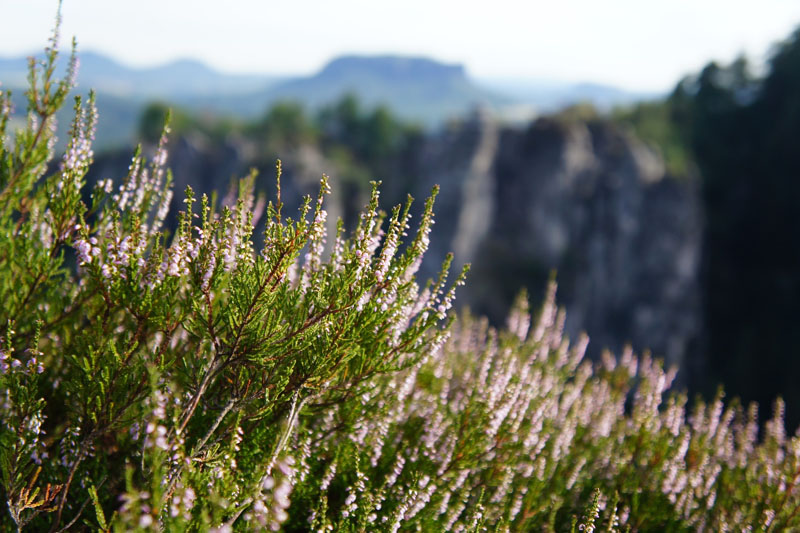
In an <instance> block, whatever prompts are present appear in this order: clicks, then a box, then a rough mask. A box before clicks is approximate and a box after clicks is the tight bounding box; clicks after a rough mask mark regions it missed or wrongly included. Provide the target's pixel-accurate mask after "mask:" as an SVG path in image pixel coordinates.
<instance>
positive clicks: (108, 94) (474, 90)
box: [0, 52, 657, 149]
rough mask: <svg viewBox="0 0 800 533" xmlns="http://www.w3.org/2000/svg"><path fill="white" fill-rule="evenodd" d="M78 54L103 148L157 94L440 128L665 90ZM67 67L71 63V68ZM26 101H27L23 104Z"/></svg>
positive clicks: (424, 62)
mask: <svg viewBox="0 0 800 533" xmlns="http://www.w3.org/2000/svg"><path fill="white" fill-rule="evenodd" d="M62 57H64V59H66V58H65V56H62ZM79 58H80V69H79V73H78V83H79V86H78V91H80V92H86V91H87V90H88V89H89V88H94V89H96V90H97V92H98V107H99V110H100V124H99V129H100V131H99V132H98V143H97V148H98V149H102V148H104V147H107V146H109V145H119V144H120V143H125V142H127V143H132V142H133V141H134V135H135V132H136V127H137V123H138V117H139V114H140V113H141V110H142V109H143V107H144V105H145V104H146V103H147V102H149V101H153V100H159V101H162V102H165V103H168V104H170V105H174V106H176V107H179V108H183V109H184V110H187V111H190V112H198V113H200V112H202V113H204V114H211V115H232V116H236V117H238V118H241V119H251V118H254V117H257V116H259V115H261V114H263V113H264V112H265V110H266V109H267V108H269V107H270V106H271V105H272V104H274V103H276V102H279V101H285V100H293V101H297V102H299V103H301V104H303V105H304V106H306V107H307V108H308V109H310V110H315V109H319V108H320V107H322V106H324V105H326V104H329V103H332V102H335V101H337V100H339V99H340V98H342V97H343V96H344V95H346V94H348V93H352V94H355V95H356V96H357V97H358V99H359V101H360V102H361V103H362V104H363V105H364V106H365V107H368V108H369V107H374V106H378V105H385V106H387V107H389V108H390V109H391V110H392V112H393V113H394V114H395V115H397V116H398V117H400V118H401V119H403V120H406V121H413V122H417V123H420V124H422V125H424V126H427V127H435V126H437V125H440V124H441V123H442V122H443V121H444V120H446V119H448V118H453V117H460V116H464V115H466V114H467V113H469V112H471V111H472V110H474V109H475V108H476V107H482V108H485V109H489V110H491V111H492V112H493V113H494V114H495V115H497V116H498V117H500V118H501V119H503V120H508V121H518V122H522V121H527V120H529V119H530V118H532V117H533V116H536V115H538V114H540V113H547V112H552V111H556V110H558V109H559V108H561V107H564V106H567V105H570V104H574V103H578V102H590V103H592V104H594V105H595V106H596V107H598V108H599V109H601V110H605V109H609V108H611V107H613V106H616V105H625V104H630V103H633V102H635V101H637V100H642V99H646V98H652V97H655V96H657V95H654V94H645V93H635V92H629V91H625V90H622V89H618V88H616V87H611V86H606V85H598V84H591V83H584V84H568V83H555V82H549V81H542V80H491V79H489V80H480V81H477V80H474V79H473V78H471V77H470V76H468V74H467V72H466V70H465V69H464V67H463V66H462V65H458V64H447V63H442V62H438V61H434V60H432V59H428V58H423V57H406V56H397V55H381V56H357V55H348V56H342V57H339V58H336V59H334V60H332V61H331V62H330V63H328V64H327V65H326V66H325V67H323V68H322V69H321V70H320V71H319V72H317V73H316V74H313V75H311V76H302V77H295V78H286V77H279V76H270V75H241V74H225V73H221V72H218V71H216V70H214V69H211V68H209V67H208V66H206V65H204V64H203V63H200V62H198V61H193V60H187V59H184V60H179V61H173V62H171V63H167V64H165V65H162V66H158V67H152V68H131V67H127V66H125V65H123V64H122V63H119V62H117V61H115V60H113V59H111V58H109V57H107V56H104V55H102V54H98V53H94V52H81V53H80V55H79ZM27 64H28V62H27V59H26V58H22V57H18V58H5V59H4V58H0V82H2V83H3V86H4V87H6V88H12V89H15V88H16V89H23V88H25V87H27V80H26V78H27V69H28V67H27ZM65 68H66V60H64V61H62V64H61V65H60V70H61V72H62V73H63V71H64V70H65ZM17 93H18V96H21V95H22V91H20V90H18V91H17ZM23 106H24V102H23V101H21V100H20V101H19V104H18V105H17V108H18V109H21V108H22V107H23ZM126 140H127V141H126Z"/></svg>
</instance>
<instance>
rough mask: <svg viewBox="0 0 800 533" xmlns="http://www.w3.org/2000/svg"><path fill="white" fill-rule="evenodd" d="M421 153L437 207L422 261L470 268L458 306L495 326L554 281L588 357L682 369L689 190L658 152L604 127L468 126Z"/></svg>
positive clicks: (695, 315)
mask: <svg viewBox="0 0 800 533" xmlns="http://www.w3.org/2000/svg"><path fill="white" fill-rule="evenodd" d="M428 148H429V150H428V151H427V152H426V153H424V154H422V156H421V157H422V160H421V162H420V163H421V164H420V167H419V169H420V173H421V175H422V176H424V179H423V180H421V181H422V182H423V183H425V184H426V185H427V184H429V183H435V182H438V183H441V185H442V191H443V196H445V198H443V201H442V202H440V203H439V204H438V209H437V221H438V222H437V226H436V228H435V231H434V235H433V239H432V245H433V246H434V247H435V249H434V250H432V252H433V253H431V254H430V255H431V256H432V257H431V258H430V259H433V257H434V256H435V257H436V258H437V259H439V260H441V258H443V256H444V254H445V253H446V252H447V251H450V250H452V251H456V252H458V253H457V255H456V260H457V261H459V262H472V263H473V269H472V273H471V275H470V277H469V282H468V283H467V286H466V287H465V288H464V290H463V291H462V293H461V295H460V297H459V298H460V304H461V305H464V304H466V305H469V306H470V307H471V308H472V309H473V310H474V311H476V312H479V313H485V314H487V315H488V316H489V317H490V318H491V319H492V320H493V321H495V322H499V321H501V320H502V319H503V318H504V316H505V313H506V312H507V309H508V307H509V306H510V304H511V302H512V300H513V298H514V296H515V294H516V293H517V292H518V291H519V289H520V287H527V288H528V289H529V290H530V291H531V294H532V297H533V298H532V300H533V301H534V302H536V301H539V300H540V299H541V296H542V294H543V293H542V291H543V288H544V286H545V284H546V281H547V279H548V277H549V276H550V273H551V271H553V270H555V271H556V272H557V279H558V283H559V300H560V303H561V304H562V305H564V306H565V307H566V310H567V322H566V329H567V331H568V333H569V335H570V336H571V337H573V338H575V336H576V335H577V334H579V333H580V332H581V331H586V332H587V333H588V334H589V336H590V337H591V339H592V342H591V343H590V352H591V353H592V355H594V356H597V355H598V354H599V353H600V351H601V350H602V349H604V348H610V349H612V350H613V351H615V352H617V353H619V351H620V350H621V349H622V348H623V346H624V345H625V344H626V343H630V344H632V346H633V347H634V349H635V350H637V351H640V352H641V351H643V350H645V349H650V350H651V351H652V353H653V354H654V355H655V356H657V357H663V358H665V360H666V361H667V363H668V364H679V365H681V366H682V367H683V368H686V365H684V364H683V363H692V362H691V361H685V358H686V356H687V354H689V353H692V352H696V351H697V343H698V341H699V338H700V333H701V325H702V315H701V307H700V301H699V294H700V291H699V282H700V281H699V274H700V259H701V237H702V213H701V209H702V208H701V204H700V198H699V194H698V192H699V191H698V190H697V188H696V183H694V182H693V180H685V179H684V180H677V179H674V178H672V177H670V176H667V175H665V171H664V166H663V163H662V161H661V158H660V157H659V156H658V154H656V153H655V152H653V151H652V150H650V149H649V148H648V147H646V146H645V145H643V144H642V143H640V142H639V141H637V140H636V139H633V138H631V137H629V136H627V135H626V134H624V133H623V132H622V131H620V130H619V129H618V128H616V127H615V126H613V125H611V124H608V123H604V122H592V123H588V124H587V123H585V122H561V121H556V120H551V119H541V120H538V121H536V122H534V123H533V124H531V125H530V127H528V128H527V129H526V130H514V129H498V127H497V125H495V124H493V123H492V122H491V121H490V120H488V119H487V118H486V117H480V116H478V117H475V119H474V120H472V121H470V122H468V123H465V124H464V125H463V126H462V127H461V128H460V129H458V130H457V131H450V132H448V133H447V134H444V135H442V136H441V137H440V138H438V139H434V140H432V141H431V143H430V145H429V147H428ZM487 160H488V161H491V164H487V163H486V162H487ZM427 266H428V268H429V269H431V270H429V271H428V273H429V274H430V273H432V269H433V268H435V261H433V260H432V261H431V262H430V263H429V264H428V265H427ZM684 376H686V373H685V372H684Z"/></svg>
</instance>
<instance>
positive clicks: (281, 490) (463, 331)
mask: <svg viewBox="0 0 800 533" xmlns="http://www.w3.org/2000/svg"><path fill="white" fill-rule="evenodd" d="M55 42H57V37H54V38H53V41H52V49H51V50H50V51H49V53H48V56H47V57H48V58H47V60H46V61H45V62H44V64H43V65H35V64H34V65H32V66H31V90H30V92H29V93H28V100H29V106H28V121H27V126H26V127H25V128H24V129H22V130H20V131H18V132H17V133H16V136H15V139H14V141H13V142H11V141H10V140H9V139H8V138H7V136H6V132H5V128H6V127H7V126H6V124H7V121H8V116H9V108H8V106H7V105H6V102H8V95H7V93H0V134H2V141H3V142H2V144H0V197H2V199H3V202H0V297H2V301H4V302H5V305H4V306H3V308H2V309H0V319H1V320H2V329H0V492H1V494H0V496H2V500H3V502H4V507H3V510H2V511H3V512H2V514H0V529H2V530H4V531H5V530H13V529H15V528H16V529H17V530H18V531H21V530H27V531H62V530H70V529H72V530H82V531H93V530H94V531H97V530H99V531H112V530H113V531H149V530H159V531H176V532H177V531H187V530H192V531H217V532H222V531H233V530H236V531H261V530H265V529H270V530H279V529H284V530H286V531H306V530H308V529H309V527H311V528H312V529H313V530H317V531H319V530H322V531H334V530H336V531H368V530H382V531H384V530H385V531H393V532H395V531H398V530H400V529H402V530H404V531H412V530H421V531H487V530H494V531H512V530H514V531H527V530H544V531H597V530H598V529H602V530H605V531H696V530H720V531H723V530H732V529H746V528H749V529H758V530H764V531H779V530H788V529H793V528H798V527H800V494H798V488H797V482H798V479H800V437H797V436H796V437H793V438H788V437H787V436H786V434H785V431H784V427H783V404H782V403H780V402H779V403H777V405H776V408H775V412H774V416H773V418H772V420H771V421H770V422H769V423H768V424H767V425H766V427H765V432H764V435H763V436H762V438H761V440H760V441H759V440H758V435H757V434H758V424H757V411H756V409H755V407H751V408H749V409H748V410H747V411H746V412H745V411H744V410H743V409H742V408H741V407H739V406H738V405H737V404H735V403H734V404H733V405H732V406H728V407H725V405H724V404H723V402H722V395H721V394H720V395H719V396H718V397H717V398H716V399H715V400H714V401H713V402H712V403H710V404H709V405H705V404H703V403H698V404H697V405H695V407H694V408H693V409H692V410H691V412H690V413H688V412H687V409H686V404H687V399H686V396H685V395H683V394H672V395H670V394H668V393H667V390H668V389H669V386H670V383H671V381H672V378H673V377H674V372H672V371H669V372H665V371H664V370H663V369H662V368H661V365H660V363H658V362H657V361H653V360H651V359H650V358H649V357H644V358H641V359H637V358H636V357H634V356H633V354H631V353H630V352H626V353H623V354H622V356H621V357H620V358H619V360H617V359H615V358H614V357H613V356H611V355H610V354H606V356H605V357H604V358H603V360H602V361H601V362H600V363H597V364H594V363H592V362H590V361H586V360H584V357H583V354H584V350H585V348H586V344H587V342H588V340H587V339H585V338H583V339H580V340H579V341H578V342H577V343H576V344H575V345H570V343H569V341H568V340H567V339H565V338H564V337H563V333H562V332H563V323H564V316H563V313H561V312H559V311H558V310H557V308H556V307H555V304H554V302H555V286H554V285H551V287H550V290H549V292H548V295H547V299H546V301H545V304H544V306H543V307H542V309H541V310H540V312H539V313H538V316H537V317H533V316H531V314H530V313H529V310H528V307H527V300H526V298H525V297H524V296H523V297H521V298H520V299H519V301H518V303H517V305H516V306H515V308H514V310H513V312H512V313H511V315H510V318H509V322H508V325H507V327H506V328H505V329H503V330H501V331H497V330H494V329H492V328H489V326H488V325H487V323H486V321H485V320H479V319H474V318H471V317H470V316H468V315H466V316H463V317H462V318H460V319H459V320H455V318H454V317H453V316H452V315H450V316H448V314H447V313H448V310H449V309H450V307H451V305H452V302H453V298H454V295H455V288H456V286H458V285H460V284H461V283H462V282H463V278H464V275H465V272H462V273H461V274H460V275H458V276H456V277H455V281H454V283H451V284H450V285H448V282H447V280H448V270H449V266H450V262H451V258H448V260H447V261H445V263H444V265H443V268H442V272H441V275H440V276H439V277H438V279H436V280H432V281H429V282H428V283H427V284H426V285H425V286H424V287H422V288H421V287H420V286H419V285H418V284H417V282H416V279H415V273H416V271H417V268H418V267H419V265H420V261H421V260H422V255H423V253H424V252H425V250H426V249H427V246H428V242H429V232H430V229H431V226H432V224H433V200H434V198H433V196H435V192H436V191H434V195H433V196H432V197H431V198H430V199H429V200H428V201H427V202H426V204H425V208H424V210H423V214H422V217H421V220H420V221H419V223H418V227H417V231H416V233H415V234H412V236H410V238H409V239H406V238H407V237H409V235H408V232H409V230H410V216H409V212H410V204H411V199H410V198H409V199H408V201H407V202H406V203H405V204H404V205H399V206H396V207H395V208H394V209H393V210H391V212H390V213H388V214H387V213H383V212H381V211H379V209H378V204H379V194H378V185H377V184H373V185H372V193H371V196H370V201H369V204H368V205H367V206H366V208H365V211H364V212H363V213H362V214H361V216H360V218H359V221H358V225H357V227H356V229H355V231H354V233H353V235H352V237H351V238H345V236H344V230H343V224H342V223H341V222H340V223H339V224H338V226H337V227H338V231H337V233H336V235H335V237H334V238H333V239H332V242H330V243H328V242H327V236H326V227H327V224H326V222H327V214H326V212H325V210H324V198H325V196H326V194H327V193H328V184H327V178H325V177H323V179H322V180H321V183H320V192H319V195H318V196H317V197H316V198H310V197H309V198H306V199H305V201H304V203H303V205H302V207H301V208H300V212H299V214H298V216H296V217H294V218H293V217H289V216H286V213H284V205H283V203H282V201H281V182H280V178H281V167H280V163H278V168H277V195H276V198H275V201H274V202H273V203H270V204H269V205H268V206H267V207H266V210H265V215H266V219H267V221H266V226H265V230H264V243H265V244H264V247H263V249H261V250H259V251H258V252H256V250H254V246H253V243H252V232H253V226H254V224H255V222H256V220H255V219H256V216H255V215H254V207H255V206H254V204H255V199H254V194H253V185H254V182H255V175H254V174H252V175H250V176H249V177H247V178H245V179H243V180H242V181H241V182H240V188H239V196H238V202H237V203H236V204H235V205H233V206H223V207H221V208H220V207H218V206H215V205H213V203H212V202H211V201H210V200H209V199H208V198H207V197H205V196H203V197H202V198H200V199H199V200H198V199H196V198H195V196H194V193H193V191H192V190H191V189H187V190H186V192H185V200H184V203H185V210H184V211H183V212H181V213H180V214H179V217H178V219H179V222H178V225H177V227H176V229H175V231H174V233H172V234H171V235H170V234H167V233H166V232H164V231H163V230H162V223H163V221H164V218H165V217H166V215H167V211H168V208H169V202H170V195H171V193H170V187H169V184H170V176H169V172H168V171H166V170H165V168H164V165H165V162H166V158H167V153H166V142H167V133H168V131H169V130H168V128H165V129H164V131H163V133H162V135H161V137H160V139H159V143H158V148H157V150H156V152H155V154H154V156H153V158H152V161H150V162H147V161H146V160H145V158H144V157H143V156H142V154H141V151H140V150H137V151H136V153H135V154H134V156H133V159H132V163H131V166H130V170H129V173H128V175H127V176H126V178H125V180H124V181H123V183H122V184H121V185H120V186H119V187H118V188H115V186H114V184H113V183H112V182H111V181H101V182H100V183H98V185H97V186H96V187H95V188H94V190H93V191H92V192H91V196H90V200H89V203H88V205H87V204H86V203H84V202H83V200H82V195H81V193H82V189H83V188H84V185H85V184H84V177H85V174H86V171H87V169H88V166H89V165H90V163H91V159H92V150H91V140H92V137H93V132H94V126H95V123H96V116H95V112H94V105H93V104H94V101H93V97H92V96H91V95H90V96H89V98H88V99H87V101H86V102H84V101H83V100H82V99H77V100H76V103H75V107H74V110H75V120H74V123H73V126H72V129H71V136H70V140H69V143H68V149H67V151H66V153H65V154H64V156H63V157H62V158H61V161H60V163H59V164H51V159H52V157H53V153H52V146H53V144H52V139H53V129H52V119H53V116H54V113H55V112H56V110H57V108H58V107H59V106H60V105H61V104H62V103H63V101H64V99H65V97H66V94H67V91H68V90H69V86H70V85H71V83H72V82H71V80H70V79H69V78H68V79H66V80H64V81H60V82H59V81H55V80H53V79H52V76H53V70H52V65H53V64H54V61H55V57H56V51H55ZM379 122H380V121H379Z"/></svg>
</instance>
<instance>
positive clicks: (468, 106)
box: [220, 55, 511, 126]
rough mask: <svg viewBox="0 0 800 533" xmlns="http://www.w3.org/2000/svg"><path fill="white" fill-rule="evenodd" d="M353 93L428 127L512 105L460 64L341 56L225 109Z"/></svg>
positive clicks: (319, 102) (249, 109)
mask: <svg viewBox="0 0 800 533" xmlns="http://www.w3.org/2000/svg"><path fill="white" fill-rule="evenodd" d="M351 93H352V94H354V95H356V96H357V97H358V99H359V101H360V102H362V103H363V104H364V105H365V106H366V107H375V106H378V105H385V106H387V107H389V108H390V109H391V110H392V112H393V113H395V114H397V115H398V116H400V117H402V118H404V119H406V120H411V121H415V122H420V123H422V124H425V125H428V126H431V125H435V124H438V123H441V122H442V120H444V119H446V118H450V117H455V116H460V115H463V114H465V113H468V112H469V111H471V110H473V109H474V108H475V107H478V106H486V107H490V108H496V107H498V106H502V105H505V104H508V103H510V102H511V100H510V99H509V98H507V97H505V96H503V95H501V94H500V93H497V92H494V91H491V90H488V89H485V88H483V87H481V86H479V85H477V84H476V83H475V82H473V81H472V80H471V79H470V78H469V77H468V76H467V74H466V71H465V69H464V67H463V66H462V65H453V64H445V63H440V62H437V61H434V60H431V59H427V58H422V57H406V56H392V55H384V56H343V57H339V58H337V59H334V60H333V61H331V62H330V63H328V64H327V65H326V66H325V67H324V68H323V69H322V70H320V71H319V72H318V73H317V74H314V75H312V76H308V77H298V78H294V79H290V80H285V81H283V82H279V83H276V84H275V85H273V86H271V87H269V88H268V89H266V90H265V91H262V92H259V93H254V94H251V95H249V97H242V98H239V99H237V100H236V101H231V102H229V104H228V105H229V107H228V109H227V110H228V111H231V112H235V113H245V114H252V113H258V112H262V111H263V109H264V108H265V107H267V106H268V105H269V104H271V103H274V102H278V101H283V100H294V101H298V102H301V103H302V104H304V105H306V106H307V107H309V108H311V109H317V108H320V107H322V106H323V105H325V104H329V103H332V102H334V101H336V100H339V99H340V98H342V97H343V96H344V95H346V94H351ZM220 103H221V102H220Z"/></svg>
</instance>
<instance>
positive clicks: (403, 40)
mask: <svg viewBox="0 0 800 533" xmlns="http://www.w3.org/2000/svg"><path fill="white" fill-rule="evenodd" d="M56 6H57V1H56V0H0V57H9V56H15V55H22V54H29V53H31V52H33V51H36V50H40V49H41V48H42V47H43V46H44V44H45V42H46V39H47V37H48V36H49V34H50V28H51V27H52V23H53V19H54V16H55V11H56ZM62 14H63V18H64V23H63V27H62V40H63V41H64V43H65V44H66V43H68V42H69V39H71V37H72V36H73V35H74V36H76V37H77V39H78V43H79V50H92V51H98V52H102V53H105V54H108V55H110V56H112V57H114V58H116V59H117V60H119V61H121V62H123V63H125V64H127V65H129V66H151V65H157V64H161V63H165V62H167V61H169V60H173V59H178V58H186V57H188V58H194V59H199V60H202V61H204V62H206V63H207V64H209V65H210V66H212V67H214V68H216V69H218V70H222V71H226V72H251V73H268V74H311V73H312V72H314V71H315V70H317V69H319V68H320V67H321V66H323V65H324V64H325V62H327V61H328V60H329V59H331V58H332V57H334V56H337V55H340V54H344V53H358V54H377V53H396V54H413V55H424V56H428V57H431V58H433V59H437V60H440V61H445V62H452V63H462V64H464V65H465V66H466V67H467V70H468V72H469V74H470V75H472V76H474V77H478V78H491V77H494V78H517V79H526V78H527V79H553V80H558V81H593V82H599V83H609V84H613V85H618V86H620V87H623V88H627V89H635V90H657V91H662V90H668V89H670V88H671V87H672V86H674V84H675V83H676V82H677V81H678V80H679V79H680V78H681V77H682V76H683V75H685V74H687V73H690V72H694V71H697V70H698V69H699V68H701V67H702V66H703V65H705V64H706V63H707V62H708V61H709V60H711V59H717V60H720V61H722V62H727V61H730V60H732V59H733V58H734V57H735V56H736V55H738V54H739V53H741V52H744V53H746V54H747V55H748V56H749V57H750V58H751V59H753V60H755V61H759V60H763V59H764V57H765V56H766V53H767V52H768V50H769V47H770V45H772V44H773V43H775V42H776V41H778V40H780V39H783V38H785V37H786V36H788V35H789V33H791V31H792V30H794V29H795V27H797V26H798V25H800V1H798V0H760V1H757V0H549V1H539V0H527V1H523V0H516V1H514V0H475V1H474V0H403V1H394V2H386V1H381V0H320V1H311V0H283V1H274V0H273V1H271V0H261V1H259V0H136V1H132V0H64V6H63V9H62Z"/></svg>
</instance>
